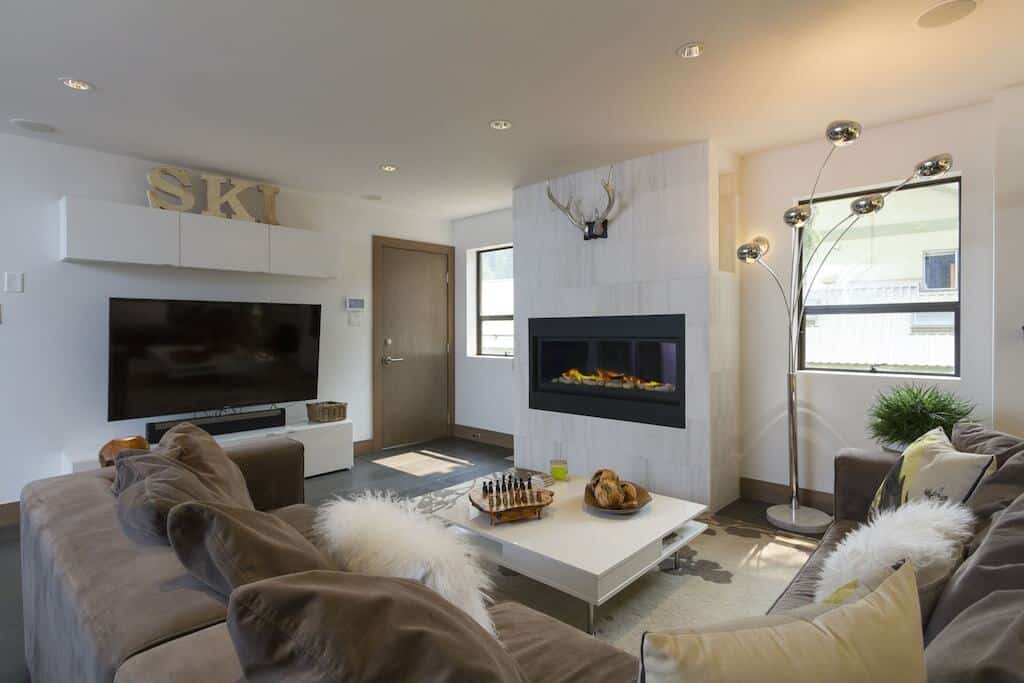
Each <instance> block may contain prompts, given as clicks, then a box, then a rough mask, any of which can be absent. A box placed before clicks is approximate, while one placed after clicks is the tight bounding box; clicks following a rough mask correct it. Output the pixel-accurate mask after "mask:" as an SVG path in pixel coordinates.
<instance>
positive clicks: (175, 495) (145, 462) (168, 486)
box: [111, 423, 254, 540]
mask: <svg viewBox="0 0 1024 683" xmlns="http://www.w3.org/2000/svg"><path fill="white" fill-rule="evenodd" d="M111 490H112V491H113V492H114V494H115V495H117V496H118V517H119V518H120V519H121V523H122V524H123V525H124V527H125V529H126V530H130V531H134V532H136V533H140V534H142V535H143V536H145V537H149V538H153V539H158V540H165V539H166V538H167V515H168V513H169V512H170V511H171V508H173V507H174V506H175V505H178V504H179V503H186V502H189V501H194V500H198V501H206V502H218V503H225V504H228V505H233V506H236V507H241V508H246V509H249V510H252V509H254V506H253V503H252V498H250V497H249V489H248V487H247V486H246V483H245V477H244V476H243V475H242V471H241V470H240V469H239V468H238V465H236V464H235V463H234V462H232V461H231V458H229V457H228V456H227V454H226V453H225V452H224V450H223V449H222V448H221V447H220V445H219V444H218V443H217V442H216V441H214V439H213V437H212V436H210V435H209V434H207V433H206V432H204V431H203V430H202V429H200V428H198V427H196V426H195V425H192V424H189V423H182V424H180V425H178V426H176V427H174V428H173V429H171V430H170V431H169V432H167V434H165V435H164V438H163V439H161V440H160V444H159V446H158V448H157V449H156V450H155V451H153V452H151V453H144V454H141V455H135V456H132V457H129V458H118V460H117V461H116V462H115V476H114V483H113V485H112V486H111Z"/></svg>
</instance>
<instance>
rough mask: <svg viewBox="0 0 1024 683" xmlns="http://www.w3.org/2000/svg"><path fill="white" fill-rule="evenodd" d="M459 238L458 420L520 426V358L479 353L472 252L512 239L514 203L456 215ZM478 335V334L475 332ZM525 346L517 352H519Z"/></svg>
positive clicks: (506, 428)
mask: <svg viewBox="0 0 1024 683" xmlns="http://www.w3.org/2000/svg"><path fill="white" fill-rule="evenodd" d="M452 237H453V239H454V242H455V273H456V277H457V278H458V279H457V280H456V281H455V423H456V424H459V425H463V426H466V427H476V428H479V429H489V430H491V431H495V432H503V433H505V434H511V433H512V432H513V431H515V419H516V418H515V411H516V383H515V365H516V363H517V360H516V359H515V358H494V357H488V356H477V355H475V351H476V349H475V345H474V344H473V343H471V341H470V337H471V335H472V334H473V332H474V329H469V328H472V327H473V326H472V325H471V324H470V323H471V322H472V321H473V319H474V316H475V311H476V262H475V260H474V259H473V258H468V259H467V252H468V251H470V250H476V249H481V248H486V247H494V246H498V245H503V244H511V243H512V209H502V210H501V211H493V212H491V213H485V214H481V215H479V216H472V217H470V218H463V219H461V220H456V221H452ZM473 338H474V339H475V336H473ZM519 351H520V350H519V348H516V350H515V352H516V354H517V355H518V354H519Z"/></svg>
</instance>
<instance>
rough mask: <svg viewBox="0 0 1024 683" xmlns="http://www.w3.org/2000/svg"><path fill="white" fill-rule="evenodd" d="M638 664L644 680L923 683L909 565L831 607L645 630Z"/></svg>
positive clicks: (660, 682) (914, 590) (682, 682)
mask: <svg viewBox="0 0 1024 683" xmlns="http://www.w3.org/2000/svg"><path fill="white" fill-rule="evenodd" d="M640 666H641V671H640V680H641V681H644V682H645V683H687V682H689V681H701V682H702V683H725V682H727V681H728V682H729V683H732V682H734V681H758V682H759V683H776V682H778V683H783V682H784V683H820V682H821V681H829V683H874V682H875V681H901V682H904V683H924V681H925V668H924V646H923V644H922V642H921V612H920V606H919V605H918V603H917V588H916V584H915V580H914V569H913V567H912V566H911V565H910V564H904V565H903V567H901V568H900V569H899V570H898V571H896V572H894V573H893V574H892V575H890V576H889V577H888V578H886V579H885V580H884V581H882V583H881V585H879V587H878V588H877V589H876V590H874V591H872V592H871V593H869V594H868V595H866V596H865V597H863V598H862V599H860V600H856V601H854V602H850V603H847V604H843V605H839V606H835V605H822V604H814V605H807V606H806V607H801V608H798V609H796V610H793V611H791V612H782V613H779V614H772V615H767V616H762V617H754V618H751V619H743V620H739V621H734V622H728V623H725V624H720V625H717V626H708V627H705V628H696V629H681V630H677V631H664V632H658V633H652V632H649V633H645V634H644V637H643V641H642V643H641V664H640Z"/></svg>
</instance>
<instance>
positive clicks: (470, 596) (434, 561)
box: [316, 493, 494, 635]
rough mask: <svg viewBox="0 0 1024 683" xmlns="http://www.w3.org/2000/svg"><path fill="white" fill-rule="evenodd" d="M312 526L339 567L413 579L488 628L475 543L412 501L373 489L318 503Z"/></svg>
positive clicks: (484, 581)
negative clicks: (473, 544)
mask: <svg viewBox="0 0 1024 683" xmlns="http://www.w3.org/2000/svg"><path fill="white" fill-rule="evenodd" d="M316 529H317V532H318V533H319V535H320V538H321V539H322V540H323V547H324V548H325V549H326V550H327V552H328V554H330V555H331V557H332V558H333V559H334V561H335V562H337V564H338V566H340V567H341V568H343V569H346V570H348V571H350V572H359V573H361V574H374V575H377V576H394V577H399V578H403V579H413V580H414V581H419V582H420V583H422V584H423V585H425V586H427V587H428V588H432V589H433V590H435V591H437V593H438V594H439V595H441V596H442V597H443V598H445V599H446V600H448V601H449V602H451V603H452V604H453V605H455V606H456V607H458V608H460V609H462V610H463V611H465V612H466V613H467V614H468V615H469V616H471V617H472V618H473V619H474V620H475V621H476V622H477V623H478V624H480V625H481V626H482V627H483V628H484V629H485V630H486V631H487V632H488V633H491V634H492V635H493V634H494V624H493V623H492V621H491V616H490V614H488V612H487V606H486V603H485V591H487V590H489V589H490V588H491V581H490V578H489V577H488V576H487V574H486V572H484V570H483V569H482V568H481V567H480V564H479V562H478V561H477V557H476V551H475V549H474V548H473V546H471V545H470V544H469V543H468V542H467V541H466V540H464V539H463V537H462V536H459V535H457V534H455V533H453V532H452V531H450V530H449V529H448V528H446V527H445V526H444V525H443V524H442V523H441V522H440V521H438V520H437V519H435V518H433V517H429V516H427V515H424V514H423V513H421V512H419V511H417V510H416V506H415V503H411V502H409V501H399V500H397V499H395V498H394V497H393V496H390V495H387V494H373V493H367V494H364V495H362V496H360V497H358V498H356V499H355V500H344V499H338V500H335V501H331V502H330V503H326V504H324V505H323V506H321V507H320V510H319V512H318V514H317V521H316Z"/></svg>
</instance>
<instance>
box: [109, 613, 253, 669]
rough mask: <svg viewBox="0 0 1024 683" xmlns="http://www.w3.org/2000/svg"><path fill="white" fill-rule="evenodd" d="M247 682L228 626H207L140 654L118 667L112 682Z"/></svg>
mask: <svg viewBox="0 0 1024 683" xmlns="http://www.w3.org/2000/svg"><path fill="white" fill-rule="evenodd" d="M155 681H160V682H163V683H173V682H180V683H193V682H195V683H199V682H202V683H246V681H245V674H243V673H242V665H241V664H239V663H238V657H237V656H236V655H235V646H234V645H233V644H232V642H231V635H230V634H229V633H228V626H227V624H225V623H224V622H221V623H219V624H215V625H213V626H207V627H206V628H204V629H201V630H199V631H196V632H194V633H189V634H188V635H184V636H182V637H180V638H175V639H174V640H169V641H167V642H166V643H162V644H160V645H157V646H156V647H153V648H150V649H148V650H146V651H145V652H140V653H139V654H137V655H135V656H134V657H132V658H131V659H129V660H128V661H127V662H125V663H124V664H122V665H121V668H120V669H118V670H117V675H116V676H114V683H154V682H155Z"/></svg>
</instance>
